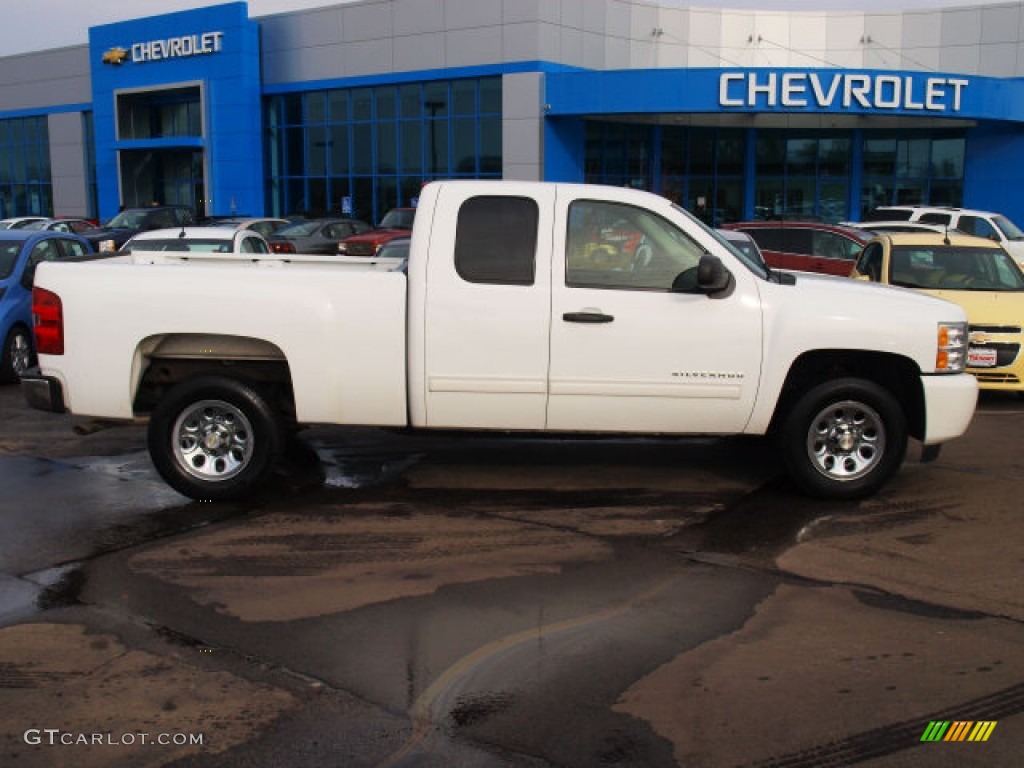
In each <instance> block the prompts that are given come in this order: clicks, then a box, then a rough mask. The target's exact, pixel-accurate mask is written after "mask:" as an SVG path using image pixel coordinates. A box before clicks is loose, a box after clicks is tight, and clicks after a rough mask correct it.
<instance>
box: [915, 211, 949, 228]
mask: <svg viewBox="0 0 1024 768" xmlns="http://www.w3.org/2000/svg"><path fill="white" fill-rule="evenodd" d="M917 220H918V221H920V222H923V223H925V224H939V225H941V226H949V223H950V222H951V221H952V220H953V216H952V214H949V213H939V212H937V211H929V212H927V213H922V214H921V215H920V216H919V217H918V218H917Z"/></svg>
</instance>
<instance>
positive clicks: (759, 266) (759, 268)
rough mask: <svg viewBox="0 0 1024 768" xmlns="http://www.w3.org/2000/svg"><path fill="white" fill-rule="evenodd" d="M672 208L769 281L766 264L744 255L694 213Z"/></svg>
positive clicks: (676, 206) (675, 207)
mask: <svg viewBox="0 0 1024 768" xmlns="http://www.w3.org/2000/svg"><path fill="white" fill-rule="evenodd" d="M672 207H673V208H674V209H675V210H677V211H679V213H681V214H683V215H684V216H686V218H688V219H689V220H690V221H692V222H693V223H694V224H696V225H697V226H698V227H700V228H701V229H703V230H704V231H705V232H707V233H708V234H709V235H711V236H712V237H713V238H715V240H716V241H717V242H718V243H721V244H722V245H723V246H725V248H726V250H728V251H729V253H731V254H732V255H733V256H735V257H736V258H737V259H739V261H740V263H741V264H743V266H745V267H746V268H747V269H749V270H750V271H751V272H753V273H754V274H755V275H757V276H758V277H760V278H761V279H762V280H767V279H768V269H767V268H766V267H765V264H764V262H763V261H762V260H761V259H757V258H753V257H752V256H750V255H749V254H747V253H744V252H743V251H741V250H740V249H739V248H737V247H736V246H735V244H733V243H730V242H729V241H728V240H726V239H725V238H724V237H722V235H721V233H719V232H716V231H715V229H714V228H713V227H710V226H708V225H707V224H705V223H704V222H703V221H701V220H700V219H698V218H697V217H696V216H694V215H693V214H692V213H690V212H689V211H687V210H686V209H685V208H681V207H680V206H678V205H673V206H672Z"/></svg>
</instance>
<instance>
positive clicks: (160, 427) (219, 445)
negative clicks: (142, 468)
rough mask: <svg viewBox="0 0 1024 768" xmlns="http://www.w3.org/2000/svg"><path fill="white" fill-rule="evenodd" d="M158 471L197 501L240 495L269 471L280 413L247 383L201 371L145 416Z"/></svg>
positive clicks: (278, 446)
mask: <svg viewBox="0 0 1024 768" xmlns="http://www.w3.org/2000/svg"><path fill="white" fill-rule="evenodd" d="M148 441H149V453H150V456H151V457H152V459H153V464H154V465H155V466H156V469H157V471H158V472H159V473H160V476H161V477H163V479H164V480H166V481H167V483H168V484H169V485H171V486H172V487H173V488H174V489H175V490H177V491H179V492H180V493H183V494H185V495H186V496H188V497H190V498H193V499H196V500H200V501H238V500H241V499H245V498H247V497H249V496H252V495H253V494H254V493H255V492H256V491H257V490H258V489H259V488H260V487H261V486H263V485H264V484H265V483H266V482H267V481H268V480H269V479H270V477H271V476H272V475H273V473H274V469H275V467H276V465H277V461H278V459H279V457H280V455H281V451H282V447H283V430H282V428H281V423H280V419H279V418H278V416H277V414H276V413H275V412H274V411H273V409H272V408H271V407H270V405H269V404H268V402H267V400H266V398H265V397H264V396H263V394H262V393H261V392H260V391H258V390H257V389H255V388H254V387H252V386H250V385H249V384H246V383H243V382H240V381H236V380H234V379H229V378H226V377H221V376H201V377H198V378H195V379H189V380H186V381H183V382H181V383H180V384H178V385H177V386H175V387H174V388H172V389H171V390H170V391H169V392H168V393H167V395H166V397H164V398H163V400H161V401H160V403H159V404H158V405H157V407H156V408H155V409H154V411H153V414H152V416H151V418H150V421H149V433H148Z"/></svg>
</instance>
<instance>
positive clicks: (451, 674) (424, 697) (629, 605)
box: [377, 576, 678, 768]
mask: <svg viewBox="0 0 1024 768" xmlns="http://www.w3.org/2000/svg"><path fill="white" fill-rule="evenodd" d="M677 578H678V577H677V576H673V577H671V578H668V579H665V580H664V581H661V582H659V583H658V584H657V585H655V586H654V587H652V588H651V589H648V590H647V591H645V592H641V593H640V594H637V595H633V596H632V597H630V598H629V599H628V600H626V601H625V602H623V603H621V604H620V605H617V606H614V607H612V608H608V609H606V610H603V611H598V612H596V613H591V614H587V615H586V616H577V617H576V618H572V619H565V620H563V621H558V622H555V623H554V624H544V625H542V626H540V627H531V628H530V629H527V630H523V631H522V632H516V633H515V634H512V635H509V636H507V637H502V638H499V639H497V640H494V641H493V642H490V643H488V644H487V645H483V646H481V647H480V648H477V649H476V650H475V651H473V652H472V653H469V654H466V655H465V656H463V657H462V658H461V659H459V660H458V661H456V662H455V663H454V664H452V665H451V666H450V667H448V668H447V669H446V670H445V671H444V672H442V673H441V674H440V675H438V676H437V679H435V680H434V682H433V683H431V684H430V685H429V686H428V687H427V689H426V690H425V691H424V692H423V693H421V694H420V695H419V696H418V697H417V699H416V701H415V702H413V705H412V709H411V710H410V712H409V714H410V715H411V717H412V720H413V733H412V735H411V736H410V737H409V739H408V740H407V741H406V743H405V744H403V745H402V747H401V748H400V749H399V750H398V751H397V752H394V753H393V754H392V755H390V756H389V757H387V758H385V759H384V761H383V762H380V763H378V764H377V768H390V766H393V765H395V764H396V763H398V761H400V760H401V759H402V758H404V757H405V756H406V755H408V754H409V753H410V752H411V751H412V750H413V749H414V748H415V747H416V745H417V744H419V743H420V742H421V741H422V740H423V738H424V737H425V736H426V735H427V734H428V733H429V732H430V728H431V711H432V709H433V706H434V703H435V702H436V701H437V699H438V698H440V696H441V695H442V694H443V693H444V691H445V690H446V689H447V688H448V687H449V686H450V685H451V684H452V683H453V682H455V680H457V679H458V678H459V677H461V676H463V675H465V674H466V673H468V672H469V671H470V670H472V669H474V668H476V667H479V666H481V665H482V664H483V663H484V662H485V661H487V660H488V659H490V658H491V657H492V656H496V655H498V654H500V653H503V652H505V651H507V650H509V649H510V648H514V647H515V646H517V645H521V644H522V643H526V642H529V641H531V640H537V639H539V638H542V637H546V636H549V635H554V634H558V633H559V632H565V631H567V630H570V629H578V628H580V627H585V626H587V625H588V624H595V623H598V622H602V621H607V620H609V619H612V618H615V617H617V616H621V615H622V614H624V613H627V612H628V611H631V610H632V609H633V608H635V607H636V606H637V605H639V604H641V603H643V602H646V601H648V600H651V599H653V598H654V597H657V596H658V595H659V594H661V593H662V592H664V591H665V590H666V589H668V587H669V586H670V585H671V584H672V583H673V582H675V581H676V579H677Z"/></svg>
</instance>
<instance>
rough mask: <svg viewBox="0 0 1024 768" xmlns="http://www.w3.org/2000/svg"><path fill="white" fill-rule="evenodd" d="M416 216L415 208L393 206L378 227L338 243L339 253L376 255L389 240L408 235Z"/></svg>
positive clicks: (344, 254)
mask: <svg viewBox="0 0 1024 768" xmlns="http://www.w3.org/2000/svg"><path fill="white" fill-rule="evenodd" d="M415 217H416V209H415V208H392V209H391V210H390V211H388V212H387V213H386V214H384V218H383V219H381V220H380V226H378V227H377V228H376V229H371V230H370V231H369V232H360V233H359V234H357V235H351V236H349V237H346V238H345V239H343V240H342V241H341V242H340V243H338V253H339V254H341V255H342V256H376V255H377V251H379V250H380V249H381V246H383V245H384V243H386V242H388V241H389V240H394V239H395V238H396V237H408V236H409V234H410V233H411V232H412V222H413V219H414V218H415Z"/></svg>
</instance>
